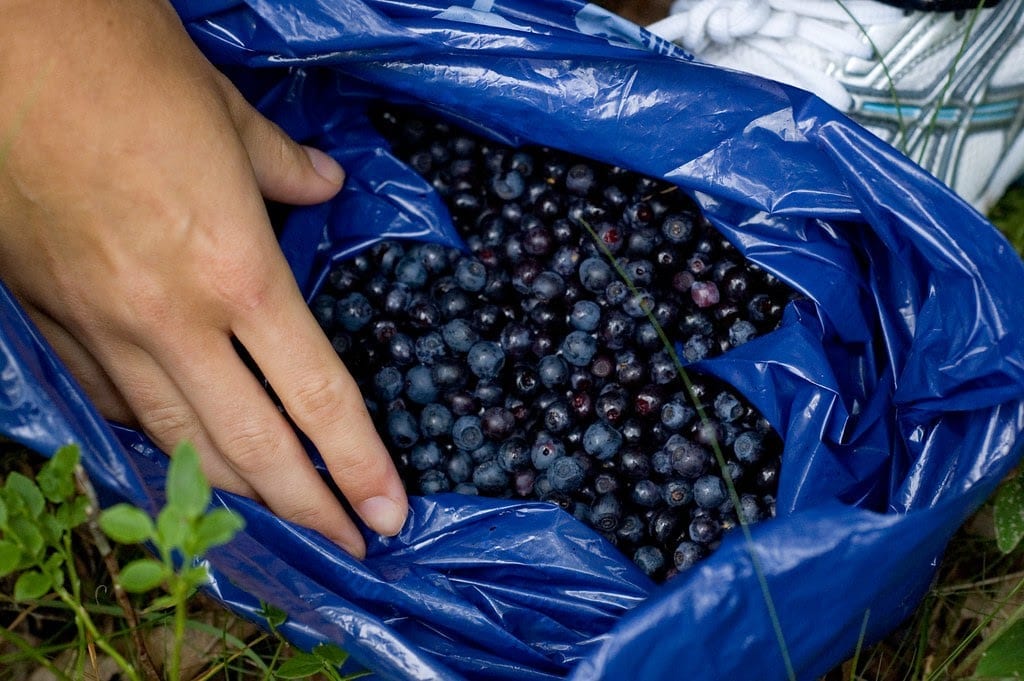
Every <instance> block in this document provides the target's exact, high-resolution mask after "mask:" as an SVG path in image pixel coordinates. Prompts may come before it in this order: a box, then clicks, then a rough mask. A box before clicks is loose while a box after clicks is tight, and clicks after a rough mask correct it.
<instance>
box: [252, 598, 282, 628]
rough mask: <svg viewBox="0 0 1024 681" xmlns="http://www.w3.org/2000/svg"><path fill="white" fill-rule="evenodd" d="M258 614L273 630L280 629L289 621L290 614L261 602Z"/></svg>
mask: <svg viewBox="0 0 1024 681" xmlns="http://www.w3.org/2000/svg"><path fill="white" fill-rule="evenodd" d="M257 614H258V615H259V616H260V617H262V618H263V619H265V620H266V621H267V624H268V625H269V626H270V628H271V629H276V628H278V627H279V626H281V625H282V624H284V623H285V620H287V619H288V613H286V612H285V611H284V610H282V609H281V608H278V607H277V606H275V605H271V604H270V603H267V602H266V601H260V609H259V612H258V613H257Z"/></svg>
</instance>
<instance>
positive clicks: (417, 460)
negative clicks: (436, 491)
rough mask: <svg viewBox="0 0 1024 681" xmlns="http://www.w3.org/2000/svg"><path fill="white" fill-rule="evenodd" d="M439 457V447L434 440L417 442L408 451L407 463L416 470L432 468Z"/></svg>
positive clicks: (439, 460)
mask: <svg viewBox="0 0 1024 681" xmlns="http://www.w3.org/2000/svg"><path fill="white" fill-rule="evenodd" d="M441 459H442V457H441V448H440V447H438V446H437V444H436V443H434V442H419V443H417V444H416V445H414V446H413V448H412V450H411V451H410V452H409V463H410V464H411V465H412V467H413V468H415V469H416V470H418V471H425V470H427V469H430V468H434V467H435V466H437V465H439V464H440V463H441Z"/></svg>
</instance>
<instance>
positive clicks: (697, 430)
mask: <svg viewBox="0 0 1024 681" xmlns="http://www.w3.org/2000/svg"><path fill="white" fill-rule="evenodd" d="M690 437H691V438H692V439H693V441H694V442H696V443H697V444H701V445H704V446H705V447H709V448H712V449H713V448H715V447H721V446H722V442H723V440H724V439H725V432H724V431H723V429H722V424H721V423H719V422H718V421H716V420H714V419H708V420H707V421H700V422H695V423H694V424H693V428H692V429H691V431H690Z"/></svg>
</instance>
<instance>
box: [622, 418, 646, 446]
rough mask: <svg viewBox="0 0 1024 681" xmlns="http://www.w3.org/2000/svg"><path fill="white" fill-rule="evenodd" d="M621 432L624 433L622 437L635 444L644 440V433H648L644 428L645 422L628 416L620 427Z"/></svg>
mask: <svg viewBox="0 0 1024 681" xmlns="http://www.w3.org/2000/svg"><path fill="white" fill-rule="evenodd" d="M619 432H621V433H622V439H623V440H624V441H625V442H626V443H627V444H634V445H635V444H640V443H641V442H643V439H644V435H645V434H646V429H645V428H644V425H643V423H641V422H640V420H639V419H636V418H628V419H626V420H625V421H623V422H622V425H621V426H620V427H619ZM644 444H649V443H644Z"/></svg>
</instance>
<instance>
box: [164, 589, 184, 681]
mask: <svg viewBox="0 0 1024 681" xmlns="http://www.w3.org/2000/svg"><path fill="white" fill-rule="evenodd" d="M171 588H172V589H173V591H174V643H173V644H172V646H171V659H170V662H169V663H168V667H167V669H168V678H169V679H170V681H178V680H179V679H180V678H181V651H182V648H183V647H184V645H185V625H186V624H187V622H188V618H187V617H186V615H187V614H188V593H189V589H188V585H187V584H186V583H185V580H183V579H180V578H179V579H175V580H174V583H173V585H172V587H171Z"/></svg>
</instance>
